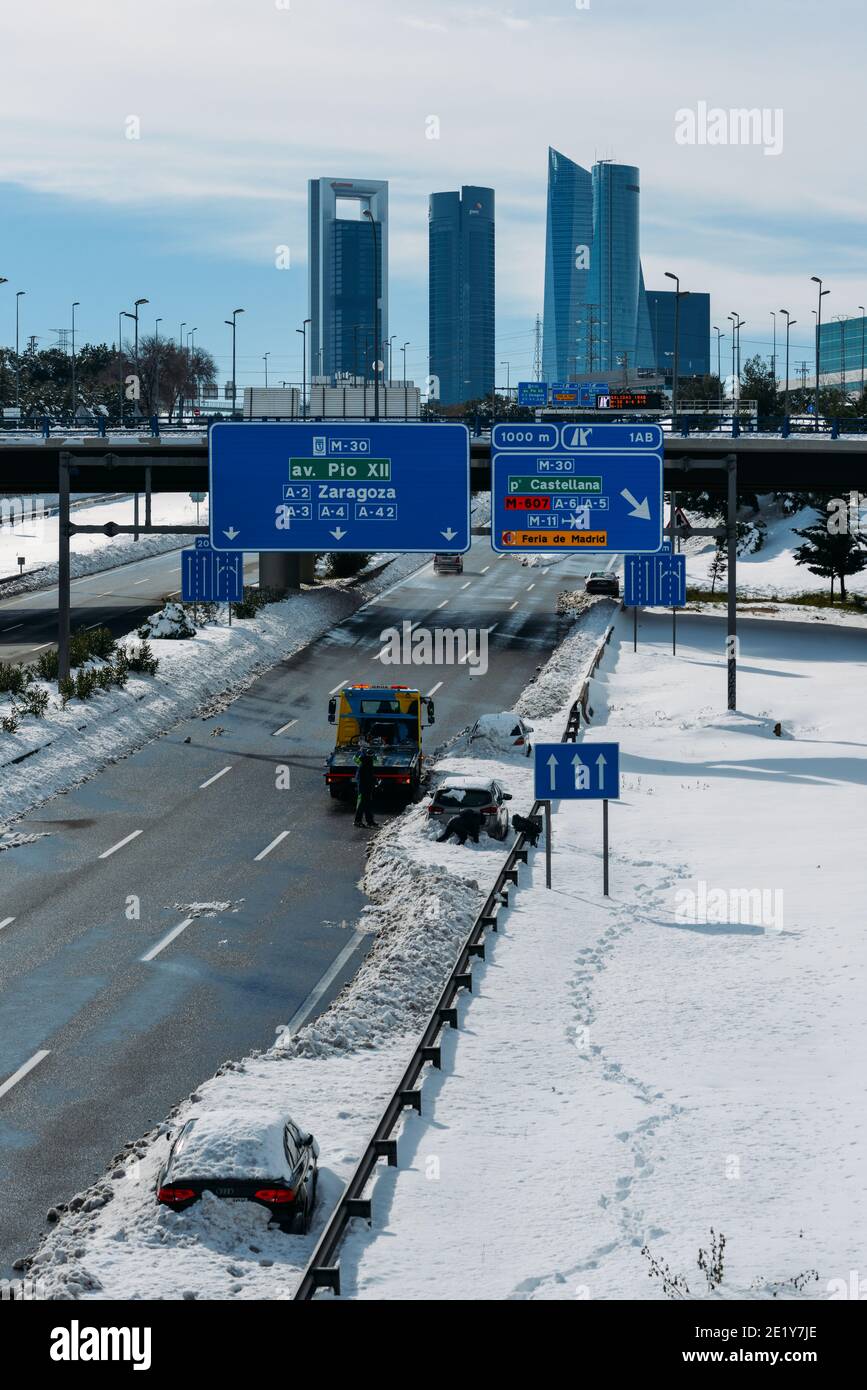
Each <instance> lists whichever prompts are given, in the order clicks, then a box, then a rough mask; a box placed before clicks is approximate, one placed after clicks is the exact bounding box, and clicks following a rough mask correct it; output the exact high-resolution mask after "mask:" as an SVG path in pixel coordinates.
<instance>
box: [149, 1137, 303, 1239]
mask: <svg viewBox="0 0 867 1390" xmlns="http://www.w3.org/2000/svg"><path fill="white" fill-rule="evenodd" d="M318 1159H319V1145H318V1144H317V1143H316V1140H315V1139H314V1138H313V1135H312V1134H308V1133H307V1132H306V1131H305V1130H303V1129H301V1128H300V1127H299V1126H298V1125H296V1124H295V1123H294V1121H293V1120H290V1119H287V1118H283V1117H277V1118H275V1117H273V1116H268V1115H266V1116H264V1117H263V1116H262V1115H261V1114H260V1113H258V1112H257V1113H248V1112H246V1111H244V1110H240V1111H238V1110H205V1111H203V1112H202V1113H201V1115H197V1116H195V1117H194V1118H193V1119H191V1120H187V1122H186V1124H185V1125H183V1126H182V1128H181V1129H180V1130H179V1131H178V1133H177V1134H176V1135H175V1137H174V1139H173V1141H172V1145H171V1148H170V1150H169V1155H168V1158H167V1159H166V1161H165V1163H164V1164H163V1166H162V1168H161V1170H160V1174H159V1177H158V1178H157V1201H158V1202H160V1203H162V1205H163V1206H167V1207H171V1208H172V1209H173V1210H174V1211H184V1210H185V1209H186V1208H187V1207H189V1206H192V1205H193V1203H194V1202H197V1201H199V1199H200V1198H201V1196H202V1194H203V1193H204V1192H210V1193H212V1194H213V1196H215V1197H222V1198H225V1199H226V1200H228V1201H234V1202H238V1201H243V1202H257V1203H258V1204H259V1205H260V1206H263V1207H266V1208H267V1209H268V1210H269V1211H270V1213H271V1216H272V1218H273V1220H274V1221H275V1222H277V1224H278V1225H279V1226H280V1228H281V1230H284V1231H300V1232H303V1231H307V1230H308V1229H309V1227H310V1222H311V1219H312V1216H313V1209H314V1207H315V1205H316V1184H317V1180H318V1175H319V1174H318Z"/></svg>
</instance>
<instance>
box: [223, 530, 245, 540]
mask: <svg viewBox="0 0 867 1390" xmlns="http://www.w3.org/2000/svg"><path fill="white" fill-rule="evenodd" d="M240 534H241V532H240V531H236V530H235V528H234V526H230V527H229V529H228V531H224V532H223V535H224V536H228V537H229V540H230V541H233V540H234V539H235V537H236V536H240Z"/></svg>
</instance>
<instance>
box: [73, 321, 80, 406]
mask: <svg viewBox="0 0 867 1390" xmlns="http://www.w3.org/2000/svg"><path fill="white" fill-rule="evenodd" d="M80 307H81V301H80V300H79V299H75V300H73V303H72V423H73V425H74V424H75V311H76V309H79V308H80Z"/></svg>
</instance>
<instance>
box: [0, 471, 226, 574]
mask: <svg viewBox="0 0 867 1390" xmlns="http://www.w3.org/2000/svg"><path fill="white" fill-rule="evenodd" d="M151 506H152V514H151V520H152V522H153V524H154V525H155V526H171V524H172V523H173V522H174V523H176V524H177V525H183V526H195V525H196V524H197V521H196V504H195V502H191V501H190V498H189V497H188V495H187V494H186V493H172V492H164V493H154V495H153V498H152V499H151ZM199 517H200V521H201V524H202V525H203V526H205V525H207V521H208V506H207V502H204V503H202V504H201V505H200V507H199ZM139 520H140V521H141V522H144V499H143V498H142V497H139ZM73 521H74V522H75V524H76V525H78V526H103V525H105V523H106V522H107V521H115V522H117V523H118V525H122V526H131V525H132V524H133V502H132V499H131V498H130V499H128V500H126V501H112V502H102V503H99V504H98V505H96V506H92V507H80V508H77V509H76V511H75V514H74V516H73ZM57 527H58V519H57V517H56V516H51V517H44V518H43V519H41V520H39V519H38V518H34V519H31V520H25V521H21V522H19V523H18V524H16V525H15V526H0V577H2V576H5V575H14V574H15V570H16V568H17V563H18V561H17V557H18V556H19V555H22V554H23V555H24V557H25V559H26V560H27V565H26V567H25V570H24V573H23V574H22V575H21V577H20V578H17V577H16V578H12V579H9V580H6V582H5V583H3V584H0V598H14V596H15V595H16V594H25V593H32V592H33V591H34V590H36V589H47V588H51V587H53V585H55V584H56V583H57ZM190 544H191V537H190V536H188V535H187V536H185V535H168V536H163V535H159V536H142V537H141V538H140V539H139V540H137V541H136V540H133V538H132V536H119V537H116V538H115V539H113V540H112V539H109V537H108V536H103V535H96V536H94V535H86V536H73V537H72V540H71V542H70V559H69V563H70V572H71V575H72V578H73V579H80V578H81V577H82V576H83V575H86V574H96V573H97V572H99V571H102V570H108V569H115V568H116V567H117V566H119V565H129V564H132V563H133V562H134V561H136V560H146V559H148V558H150V557H151V556H153V555H163V554H165V552H166V551H169V550H178V549H179V548H180V547H181V546H184V545H190Z"/></svg>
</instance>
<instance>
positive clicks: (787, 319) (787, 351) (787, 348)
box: [780, 309, 798, 416]
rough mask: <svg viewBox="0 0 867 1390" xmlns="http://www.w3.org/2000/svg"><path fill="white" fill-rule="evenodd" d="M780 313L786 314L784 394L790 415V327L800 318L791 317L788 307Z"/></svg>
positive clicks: (784, 410)
mask: <svg viewBox="0 0 867 1390" xmlns="http://www.w3.org/2000/svg"><path fill="white" fill-rule="evenodd" d="M780 313H781V314H785V316H786V387H785V393H784V396H783V414H784V415H786V416H788V414H789V329H790V328H791V327H792V324H793V323H797V322H798V320H797V319H793V318H791V317H790V315H789V311H788V309H781V310H780Z"/></svg>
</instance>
